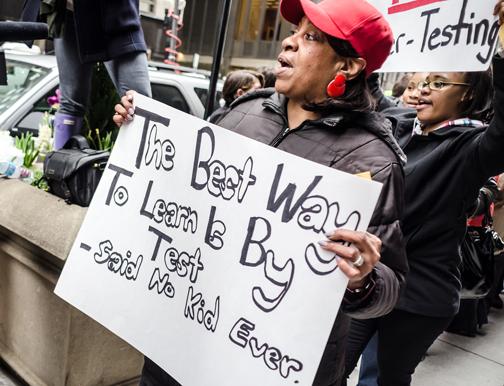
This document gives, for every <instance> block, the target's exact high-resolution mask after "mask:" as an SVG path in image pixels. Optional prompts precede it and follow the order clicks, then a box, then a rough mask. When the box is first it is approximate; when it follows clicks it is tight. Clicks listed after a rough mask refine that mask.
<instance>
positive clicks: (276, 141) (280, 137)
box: [270, 127, 289, 147]
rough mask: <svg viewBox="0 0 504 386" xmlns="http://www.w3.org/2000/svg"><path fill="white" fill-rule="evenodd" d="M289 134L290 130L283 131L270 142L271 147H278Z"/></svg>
mask: <svg viewBox="0 0 504 386" xmlns="http://www.w3.org/2000/svg"><path fill="white" fill-rule="evenodd" d="M288 134H289V128H288V127H286V128H285V129H282V131H280V133H278V135H277V136H276V137H275V138H273V141H271V142H270V146H273V147H277V146H278V144H279V143H280V142H282V140H283V139H284V138H285V137H286V136H287V135H288Z"/></svg>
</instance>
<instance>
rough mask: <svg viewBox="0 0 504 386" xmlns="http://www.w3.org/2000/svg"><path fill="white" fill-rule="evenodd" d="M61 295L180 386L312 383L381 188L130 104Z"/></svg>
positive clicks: (173, 113)
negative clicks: (357, 236)
mask: <svg viewBox="0 0 504 386" xmlns="http://www.w3.org/2000/svg"><path fill="white" fill-rule="evenodd" d="M135 98H136V99H135V101H136V103H137V105H136V110H135V118H134V120H133V122H132V123H130V124H128V125H126V126H125V127H123V128H122V129H121V131H120V134H119V137H118V139H117V143H116V145H115V148H114V151H113V152H112V155H111V157H110V160H109V164H108V166H107V168H106V170H105V172H104V174H103V177H102V179H101V181H100V184H99V187H98V189H97V191H96V193H95V196H94V199H93V201H92V203H91V206H90V207H89V209H88V212H87V215H86V218H85V220H84V222H83V224H82V227H81V229H80V231H79V234H78V236H77V239H76V240H75V243H74V245H73V248H72V250H71V252H70V255H69V258H68V260H67V262H66V264H65V267H64V270H63V272H62V274H61V277H60V279H59V281H58V284H57V287H56V290H55V292H56V293H57V294H58V295H59V296H60V297H62V298H63V299H65V300H66V301H68V302H69V303H71V304H72V305H74V306H75V307H77V308H78V309H80V310H81V311H83V312H84V313H86V314H87V315H89V316H90V317H92V318H93V319H95V320H97V321H98V322H99V323H101V324H102V325H104V326H105V327H107V328H108V329H109V330H110V331H112V332H114V333H115V334H117V335H118V336H120V337H121V338H123V339H124V340H126V341H127V342H129V343H130V344H131V345H133V346H134V347H136V348H137V349H138V350H140V351H141V352H142V353H144V354H145V355H147V356H148V357H150V358H151V359H152V360H154V361H155V362H156V363H157V364H158V365H160V366H161V367H162V368H164V369H165V370H166V371H167V372H168V373H169V374H171V375H172V376H173V377H174V378H175V379H177V380H178V381H179V382H180V383H182V384H183V385H190V386H204V385H205V386H208V385H219V386H226V385H229V386H236V385H240V386H247V385H250V386H257V385H263V386H268V385H271V386H279V385H292V384H295V383H299V384H301V385H309V384H311V383H312V381H313V378H314V376H315V373H316V370H317V366H318V364H319V362H320V359H321V356H322V352H323V350H324V347H325V345H326V342H327V339H328V336H329V333H330V330H331V327H332V325H333V322H334V320H335V317H336V313H337V311H338V308H339V305H340V302H341V300H342V296H343V294H344V290H345V287H346V284H347V279H346V278H345V276H344V275H343V274H342V273H341V271H339V270H338V269H337V264H336V260H335V257H334V256H333V255H331V254H330V253H328V252H325V251H322V250H321V249H320V248H319V246H318V244H317V241H318V240H323V239H325V237H324V232H326V231H328V230H331V229H334V228H336V227H345V228H349V229H357V230H365V229H366V228H367V224H368V222H369V220H370V217H371V214H372V212H373V210H374V207H375V203H376V201H377V198H378V196H379V193H380V189H381V185H380V184H379V183H376V182H373V181H368V180H364V179H361V178H358V177H355V176H351V175H349V174H346V173H342V172H339V171H337V170H334V169H331V168H328V167H325V166H322V165H320V164H316V163H313V162H310V161H306V160H304V159H302V158H299V157H296V156H293V155H291V154H288V153H285V152H283V151H279V150H277V149H274V148H272V147H269V146H266V145H264V144H261V143H259V142H256V141H253V140H250V139H248V138H246V137H244V136H241V135H238V134H236V133H232V132H230V131H228V130H225V129H222V128H220V127H217V126H214V125H211V124H209V123H207V122H205V121H202V120H200V119H198V118H195V117H192V116H190V115H187V114H184V113H182V112H180V111H178V110H175V109H173V108H171V107H168V106H165V105H163V104H161V103H159V102H156V101H153V100H151V99H148V98H145V97H142V96H140V95H137V96H136V97H135Z"/></svg>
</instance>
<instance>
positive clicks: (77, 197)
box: [44, 135, 110, 206]
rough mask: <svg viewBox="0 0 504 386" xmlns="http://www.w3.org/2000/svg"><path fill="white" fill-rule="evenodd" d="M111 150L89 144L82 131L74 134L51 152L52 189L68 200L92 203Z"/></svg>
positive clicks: (49, 177) (46, 172) (46, 163)
mask: <svg viewBox="0 0 504 386" xmlns="http://www.w3.org/2000/svg"><path fill="white" fill-rule="evenodd" d="M109 156H110V153H109V152H108V151H104V150H94V149H90V148H89V144H88V142H87V140H86V138H84V137H83V136H82V135H74V136H73V137H72V138H70V139H69V140H68V142H67V143H66V144H65V146H64V147H63V148H62V149H60V150H55V151H52V152H50V153H48V154H47V156H46V159H45V161H44V177H45V178H46V180H47V183H48V185H49V188H50V191H51V193H53V194H55V195H56V196H58V197H61V198H64V199H65V200H66V201H67V202H68V203H73V204H77V205H80V206H89V203H90V202H91V199H92V198H93V194H94V192H95V190H96V187H97V186H98V182H99V181H100V178H101V176H102V174H103V171H104V170H105V167H106V166H107V161H108V159H109Z"/></svg>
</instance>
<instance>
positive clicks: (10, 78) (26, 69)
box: [0, 59, 50, 114]
mask: <svg viewBox="0 0 504 386" xmlns="http://www.w3.org/2000/svg"><path fill="white" fill-rule="evenodd" d="M49 72H50V69H48V68H44V67H40V66H37V65H35V64H29V63H24V62H18V61H15V60H9V59H7V86H0V114H1V113H3V112H4V111H5V110H7V109H8V108H9V107H10V106H12V105H13V104H14V103H15V102H16V101H17V100H18V99H19V98H20V97H21V96H22V95H23V94H25V93H26V92H27V91H28V90H30V89H31V88H33V87H34V86H35V85H36V84H37V83H38V82H40V81H41V80H42V79H43V78H44V76H46V75H47V74H48V73H49Z"/></svg>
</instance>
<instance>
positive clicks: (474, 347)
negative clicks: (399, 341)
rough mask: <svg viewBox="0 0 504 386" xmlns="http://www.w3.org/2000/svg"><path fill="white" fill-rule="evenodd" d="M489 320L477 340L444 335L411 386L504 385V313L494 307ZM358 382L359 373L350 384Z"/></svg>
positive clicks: (355, 373) (420, 368)
mask: <svg viewBox="0 0 504 386" xmlns="http://www.w3.org/2000/svg"><path fill="white" fill-rule="evenodd" d="M501 297H503V299H504V296H503V295H501ZM488 319H489V323H488V324H485V325H484V326H483V327H482V328H481V330H480V335H477V336H476V337H474V338H470V337H465V336H460V335H457V334H452V333H448V332H445V333H444V334H442V335H441V336H440V337H439V338H438V339H437V340H436V341H435V342H434V344H433V345H432V346H431V348H430V349H429V350H428V352H427V357H426V358H425V360H423V361H422V362H421V363H420V364H419V365H418V367H417V369H416V371H415V373H414V374H413V381H412V383H411V386H504V310H495V309H493V308H492V311H491V313H490V314H489V316H488ZM405 343H406V344H407V342H405ZM357 369H358V367H357ZM357 380H358V370H356V371H354V372H353V373H352V375H351V377H350V381H349V382H348V385H349V386H355V385H357Z"/></svg>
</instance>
